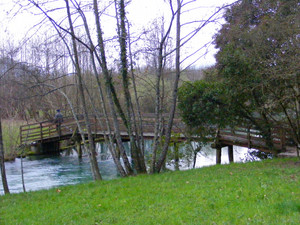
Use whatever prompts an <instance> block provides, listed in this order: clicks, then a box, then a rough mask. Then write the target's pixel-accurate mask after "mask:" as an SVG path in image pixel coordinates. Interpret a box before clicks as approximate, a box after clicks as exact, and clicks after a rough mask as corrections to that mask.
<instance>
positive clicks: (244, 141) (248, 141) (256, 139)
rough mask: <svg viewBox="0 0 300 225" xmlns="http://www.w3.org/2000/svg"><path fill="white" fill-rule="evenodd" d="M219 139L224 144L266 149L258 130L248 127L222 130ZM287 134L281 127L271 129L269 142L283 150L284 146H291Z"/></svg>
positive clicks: (263, 139) (264, 141)
mask: <svg viewBox="0 0 300 225" xmlns="http://www.w3.org/2000/svg"><path fill="white" fill-rule="evenodd" d="M219 139H220V140H221V141H222V142H224V143H225V144H226V143H227V142H228V143H229V142H231V143H232V142H233V143H234V142H235V143H237V144H240V145H242V146H245V147H248V148H257V147H261V148H268V147H269V146H267V143H266V140H265V138H264V137H263V135H262V133H261V132H260V131H259V130H256V129H253V128H250V127H237V128H235V129H230V128H228V129H222V130H221V131H220V135H219ZM289 139H290V138H289V136H288V133H287V132H286V129H284V128H282V127H273V128H271V141H272V144H273V146H274V147H275V148H276V149H280V150H284V149H285V147H286V146H288V145H292V144H291V143H289V142H288V140H289Z"/></svg>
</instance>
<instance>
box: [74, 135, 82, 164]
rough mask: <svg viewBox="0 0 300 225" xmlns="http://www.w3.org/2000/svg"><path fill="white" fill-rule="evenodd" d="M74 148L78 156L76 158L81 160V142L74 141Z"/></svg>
mask: <svg viewBox="0 0 300 225" xmlns="http://www.w3.org/2000/svg"><path fill="white" fill-rule="evenodd" d="M75 146H76V151H77V154H78V158H79V159H81V158H82V148H81V140H80V139H79V140H76V142H75Z"/></svg>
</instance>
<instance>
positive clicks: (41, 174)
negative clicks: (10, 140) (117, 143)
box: [0, 142, 259, 194]
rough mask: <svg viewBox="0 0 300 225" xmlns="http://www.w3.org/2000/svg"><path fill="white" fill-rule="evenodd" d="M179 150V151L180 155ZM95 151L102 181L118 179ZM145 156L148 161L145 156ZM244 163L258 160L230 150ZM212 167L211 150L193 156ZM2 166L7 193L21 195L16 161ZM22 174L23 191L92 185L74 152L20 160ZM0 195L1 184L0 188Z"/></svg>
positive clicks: (186, 163) (186, 162)
mask: <svg viewBox="0 0 300 225" xmlns="http://www.w3.org/2000/svg"><path fill="white" fill-rule="evenodd" d="M146 147H147V148H148V149H150V147H151V142H147V143H146ZM182 149H183V148H181V150H180V151H183V150H182ZM126 150H127V151H128V152H129V146H128V144H126ZM97 151H98V162H99V168H100V171H101V175H102V177H103V179H105V180H109V179H115V178H117V177H118V176H119V175H118V173H117V170H116V167H115V165H114V162H113V160H112V159H111V157H110V154H109V152H108V150H107V146H106V145H105V144H98V145H97ZM146 156H148V157H150V155H149V153H147V154H146ZM187 158H189V157H182V158H181V160H180V163H179V165H180V169H189V168H192V165H193V163H191V160H190V159H187ZM247 160H259V158H257V157H254V158H253V156H251V155H250V154H249V151H248V149H246V148H241V147H236V146H234V161H235V162H244V161H247ZM172 162H173V161H172V159H169V160H168V164H167V167H168V168H169V169H174V165H173V163H172ZM222 163H223V164H224V163H229V160H228V153H227V148H223V149H222ZM215 164H216V158H215V150H214V149H211V148H210V147H209V146H206V147H203V148H202V150H201V152H200V153H198V155H197V161H196V168H199V167H203V166H210V165H215ZM5 166H6V174H7V179H8V185H9V188H10V191H11V193H17V192H22V191H23V188H22V180H21V179H22V178H21V160H20V159H16V160H15V161H14V162H6V163H5ZM23 170H24V179H25V186H26V190H27V191H34V190H40V189H49V188H53V187H58V186H62V185H71V184H77V183H84V182H88V181H92V174H91V170H90V165H89V158H88V157H87V155H84V157H83V158H82V159H78V157H77V153H76V152H75V151H72V152H64V153H63V154H61V155H60V156H51V157H49V156H35V157H27V158H25V159H23ZM0 181H1V178H0ZM0 194H3V187H2V181H1V184H0Z"/></svg>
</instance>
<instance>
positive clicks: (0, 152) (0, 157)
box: [0, 109, 9, 194]
mask: <svg viewBox="0 0 300 225" xmlns="http://www.w3.org/2000/svg"><path fill="white" fill-rule="evenodd" d="M0 169H1V178H2V185H3V190H4V193H5V194H9V188H8V183H7V179H6V171H5V163H4V145H3V139H2V123H1V109H0Z"/></svg>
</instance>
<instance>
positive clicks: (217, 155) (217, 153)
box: [216, 146, 222, 164]
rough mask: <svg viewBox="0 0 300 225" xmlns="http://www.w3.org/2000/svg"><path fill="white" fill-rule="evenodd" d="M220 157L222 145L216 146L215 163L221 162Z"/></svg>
mask: <svg viewBox="0 0 300 225" xmlns="http://www.w3.org/2000/svg"><path fill="white" fill-rule="evenodd" d="M221 157H222V147H221V146H217V147H216V164H221Z"/></svg>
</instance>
